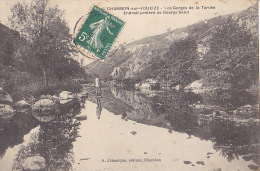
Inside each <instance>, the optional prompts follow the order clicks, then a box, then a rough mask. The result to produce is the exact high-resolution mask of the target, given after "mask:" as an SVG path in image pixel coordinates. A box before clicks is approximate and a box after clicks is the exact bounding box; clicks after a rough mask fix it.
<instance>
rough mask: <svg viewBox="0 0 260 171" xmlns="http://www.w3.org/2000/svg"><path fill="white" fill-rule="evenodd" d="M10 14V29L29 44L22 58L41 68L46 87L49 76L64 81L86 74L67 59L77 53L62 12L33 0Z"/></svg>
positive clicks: (16, 7) (22, 4) (13, 7)
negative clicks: (71, 43) (65, 78)
mask: <svg viewBox="0 0 260 171" xmlns="http://www.w3.org/2000/svg"><path fill="white" fill-rule="evenodd" d="M11 12H12V15H11V17H9V21H10V25H11V27H12V28H14V29H15V30H17V31H19V32H20V33H21V35H22V36H23V37H24V38H26V40H27V42H28V44H27V46H23V47H22V48H21V50H20V52H21V53H22V54H21V55H22V56H27V58H25V61H28V60H32V61H33V60H36V65H37V67H38V70H39V66H40V67H41V68H42V73H41V74H43V76H44V79H45V85H48V76H49V77H59V78H62V77H67V75H72V76H73V75H77V74H79V73H80V74H83V70H81V71H80V66H79V64H78V63H77V62H75V61H73V60H71V59H68V58H69V57H70V56H71V54H73V53H75V50H74V49H73V48H72V46H71V45H70V41H71V35H70V33H69V27H68V25H67V23H66V22H65V20H64V18H63V15H64V12H63V11H61V10H60V9H59V8H58V7H57V6H51V5H50V4H49V2H48V0H33V1H32V2H31V3H30V4H26V3H20V2H18V3H16V4H14V5H13V6H12V8H11ZM28 62H29V61H28ZM29 63H30V65H34V64H33V63H32V62H29ZM34 66H35V65H34ZM74 71H75V72H74Z"/></svg>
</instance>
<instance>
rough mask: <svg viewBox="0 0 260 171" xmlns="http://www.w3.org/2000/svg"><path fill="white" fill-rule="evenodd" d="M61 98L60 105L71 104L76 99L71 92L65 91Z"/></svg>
mask: <svg viewBox="0 0 260 171" xmlns="http://www.w3.org/2000/svg"><path fill="white" fill-rule="evenodd" d="M59 97H60V104H65V103H67V102H70V101H71V100H72V99H73V98H74V95H73V94H72V93H71V92H69V91H63V92H61V93H60V95H59Z"/></svg>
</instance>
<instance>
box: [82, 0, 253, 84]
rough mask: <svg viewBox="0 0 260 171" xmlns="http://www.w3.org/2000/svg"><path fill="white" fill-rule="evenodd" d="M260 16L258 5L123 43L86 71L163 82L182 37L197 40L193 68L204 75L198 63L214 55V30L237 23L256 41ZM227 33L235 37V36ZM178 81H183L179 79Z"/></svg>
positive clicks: (102, 76)
mask: <svg viewBox="0 0 260 171" xmlns="http://www.w3.org/2000/svg"><path fill="white" fill-rule="evenodd" d="M257 15H258V14H257V4H255V5H254V6H252V7H250V8H248V9H247V10H245V11H241V12H237V13H234V14H230V15H226V16H218V17H215V18H212V19H209V20H205V21H200V22H198V23H195V24H193V25H189V26H187V27H184V28H179V29H176V30H173V31H170V32H166V33H164V34H161V35H155V36H151V37H146V38H143V39H140V40H137V41H134V42H132V43H128V44H125V45H121V46H120V47H119V48H118V49H116V50H114V51H111V52H110V54H109V55H108V57H106V59H105V61H104V62H100V61H99V62H94V63H91V64H89V65H87V66H86V67H85V70H86V72H87V73H90V74H92V75H99V76H100V77H101V79H105V80H112V79H119V80H125V79H127V80H129V79H130V80H134V81H136V80H138V81H141V80H145V79H147V78H155V79H157V80H158V81H162V80H165V78H162V74H159V73H162V71H163V70H166V72H171V71H170V69H171V68H172V67H176V66H177V65H166V64H165V63H168V62H173V63H174V62H176V61H177V59H176V57H175V56H173V54H171V51H172V49H173V48H174V46H175V44H177V43H178V42H180V41H181V40H185V39H191V40H194V41H195V42H196V52H194V53H193V56H194V58H193V59H192V60H193V64H192V65H193V66H194V65H196V67H194V68H193V70H194V71H195V72H196V74H198V75H199V76H198V77H200V78H201V77H203V76H202V75H201V73H200V72H201V71H202V70H201V69H200V68H199V67H201V66H199V65H200V64H201V63H203V62H206V61H205V60H206V59H207V57H206V56H207V55H209V56H210V55H211V54H210V51H211V47H210V44H211V41H212V40H213V39H214V38H215V37H214V36H215V34H216V33H215V32H216V31H217V30H219V28H222V27H223V26H225V25H230V27H236V26H235V25H238V26H237V27H236V28H235V29H237V30H242V31H245V32H246V33H248V34H250V35H251V36H252V37H253V38H252V39H251V40H250V41H251V42H253V41H254V42H257V36H258V33H257V24H258V20H257ZM241 34H242V33H241ZM227 36H229V37H230V38H232V35H227ZM175 55H176V54H175ZM169 58H171V59H169ZM114 68H116V69H117V70H118V71H119V72H118V73H117V74H115V73H113V71H114ZM112 75H113V76H112ZM167 78H168V77H167ZM197 79H198V78H197ZM170 81H173V80H170ZM175 81H176V80H175ZM190 81H192V80H190ZM176 82H180V80H177V81H176Z"/></svg>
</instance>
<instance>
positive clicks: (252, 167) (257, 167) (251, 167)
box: [248, 164, 259, 170]
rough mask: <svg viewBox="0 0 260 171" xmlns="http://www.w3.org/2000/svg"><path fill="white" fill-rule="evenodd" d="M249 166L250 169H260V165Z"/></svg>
mask: <svg viewBox="0 0 260 171" xmlns="http://www.w3.org/2000/svg"><path fill="white" fill-rule="evenodd" d="M248 167H249V169H251V170H258V169H259V166H256V165H252V164H250V165H248Z"/></svg>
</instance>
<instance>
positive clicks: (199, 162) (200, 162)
mask: <svg viewBox="0 0 260 171" xmlns="http://www.w3.org/2000/svg"><path fill="white" fill-rule="evenodd" d="M196 163H197V164H201V165H205V163H204V161H197V162H196Z"/></svg>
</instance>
